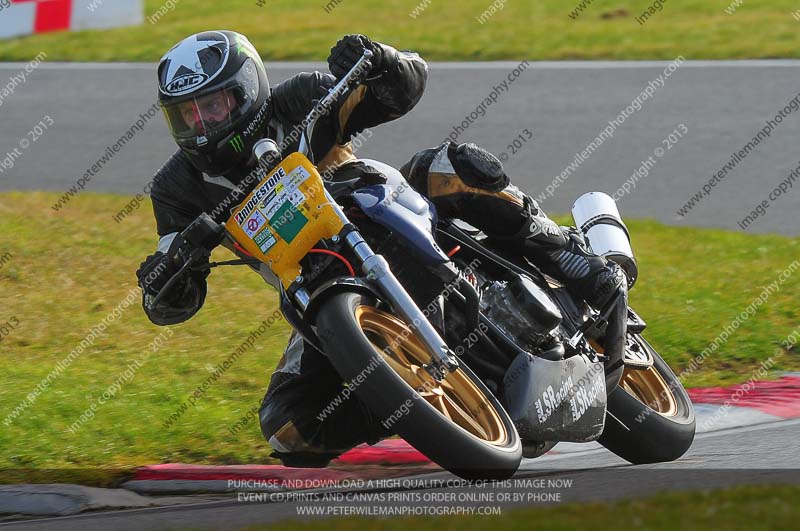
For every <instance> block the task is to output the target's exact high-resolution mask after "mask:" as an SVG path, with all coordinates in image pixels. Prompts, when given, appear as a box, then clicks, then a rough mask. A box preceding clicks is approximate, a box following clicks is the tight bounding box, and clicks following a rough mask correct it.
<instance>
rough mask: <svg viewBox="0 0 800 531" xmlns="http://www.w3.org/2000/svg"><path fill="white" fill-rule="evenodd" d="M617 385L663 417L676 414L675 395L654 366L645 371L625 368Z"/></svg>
mask: <svg viewBox="0 0 800 531" xmlns="http://www.w3.org/2000/svg"><path fill="white" fill-rule="evenodd" d="M619 385H620V386H622V388H623V389H624V390H625V391H627V392H628V393H629V394H631V395H633V396H634V397H635V398H636V399H638V400H639V401H640V402H642V403H643V404H645V405H647V407H649V408H650V409H652V410H653V411H655V412H657V413H659V414H661V415H663V416H665V417H674V416H675V415H677V414H678V403H677V401H676V400H675V395H673V394H672V389H670V387H669V385H668V384H667V382H666V380H664V377H663V376H661V374H660V373H659V372H658V371H657V370H656V368H655V366H654V365H650V366H649V367H647V368H646V369H640V368H634V367H625V369H624V370H623V372H622V379H621V380H620V382H619Z"/></svg>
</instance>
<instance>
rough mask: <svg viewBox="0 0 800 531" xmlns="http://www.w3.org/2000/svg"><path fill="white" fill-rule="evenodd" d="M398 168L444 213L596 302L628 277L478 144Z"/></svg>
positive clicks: (427, 154) (450, 147)
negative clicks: (561, 222)
mask: <svg viewBox="0 0 800 531" xmlns="http://www.w3.org/2000/svg"><path fill="white" fill-rule="evenodd" d="M400 171H401V173H403V175H404V176H405V177H406V179H407V180H408V181H409V183H410V184H411V185H412V186H413V187H414V188H415V189H416V190H417V191H418V192H420V193H422V194H423V195H425V196H426V197H428V198H429V199H430V200H431V201H432V202H433V203H434V205H436V209H437V211H438V212H439V214H440V215H442V216H445V217H454V218H459V219H463V220H464V221H466V222H467V223H469V224H471V225H473V226H474V227H476V228H478V229H481V230H482V231H483V232H485V233H486V234H487V235H488V236H490V237H491V238H492V239H493V240H494V241H495V242H497V243H499V244H501V245H503V246H504V247H506V248H507V249H509V250H510V251H514V252H517V253H519V254H522V255H524V256H526V257H527V258H529V259H530V260H531V261H532V262H534V263H535V264H536V265H537V266H539V267H540V268H541V269H542V270H543V271H544V272H545V273H547V274H548V275H551V276H553V277H554V278H556V279H558V280H560V281H562V282H564V283H565V285H566V286H567V288H568V289H570V291H572V292H573V293H574V294H575V295H577V296H580V297H582V298H584V299H585V300H586V301H587V302H589V304H591V305H593V306H595V307H598V308H599V307H602V306H603V305H604V304H605V303H606V302H607V301H608V300H609V298H610V297H611V295H612V294H613V293H615V292H616V290H617V288H618V287H619V285H620V284H621V283H622V282H623V281H624V279H623V273H622V271H621V270H620V268H619V267H618V266H616V265H615V264H613V263H607V262H606V260H605V259H604V258H602V257H600V256H597V255H594V254H592V253H591V252H589V250H588V249H587V248H586V247H585V246H584V245H583V244H582V240H581V238H580V237H579V236H578V235H577V233H576V232H575V231H573V230H569V229H566V228H562V227H559V226H558V225H557V224H556V223H555V222H554V221H552V220H551V219H550V218H548V217H547V215H546V214H545V213H544V212H543V211H542V210H541V209H540V208H539V205H538V204H537V203H536V201H535V200H533V199H532V198H531V197H530V196H528V195H526V194H524V193H522V192H521V191H520V190H519V189H518V188H517V187H516V186H514V185H512V184H510V182H509V179H508V177H507V176H506V174H505V171H504V170H503V165H502V163H501V162H500V161H499V160H498V159H497V158H496V157H495V156H494V155H492V154H491V153H489V152H488V151H486V150H485V149H482V148H480V147H478V146H476V145H475V144H458V145H456V144H453V143H451V142H445V143H444V144H442V145H440V146H437V147H435V148H431V149H426V150H424V151H420V152H419V153H417V154H416V155H414V156H413V157H412V159H411V160H410V161H409V162H407V163H406V164H405V165H404V166H403V167H402V168H401V169H400Z"/></svg>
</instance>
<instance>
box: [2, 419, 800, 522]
mask: <svg viewBox="0 0 800 531" xmlns="http://www.w3.org/2000/svg"><path fill="white" fill-rule="evenodd" d="M799 436H800V420H788V421H781V422H775V423H771V424H762V425H758V426H749V427H744V428H734V429H730V430H723V431H716V432H710V433H705V434H700V435H698V437H697V439H696V440H695V443H694V445H693V446H692V448H691V449H690V450H689V452H688V453H687V454H686V455H685V456H684V457H683V458H681V459H680V460H678V461H676V462H673V463H664V464H659V465H640V466H631V465H628V464H627V463H626V462H625V461H623V460H621V459H619V458H617V457H616V456H614V455H613V454H611V453H610V452H608V451H606V450H605V449H602V448H600V449H594V450H588V451H586V452H574V453H568V454H561V455H553V456H545V457H543V458H540V459H538V460H535V459H528V460H525V461H524V462H523V465H522V467H521V468H520V470H519V472H518V473H517V474H516V476H515V477H514V480H512V484H513V485H515V486H512V487H510V488H499V489H488V488H485V487H484V488H478V487H475V486H450V487H447V485H448V483H447V481H448V480H450V481H451V483H450V485H453V482H456V483H457V481H456V478H455V476H451V475H449V474H447V473H439V474H432V475H429V476H425V479H426V480H429V481H431V482H433V481H435V480H437V479H438V480H440V481H441V483H440V485H442V484H443V485H445V488H438V489H436V488H433V489H424V490H418V489H417V490H416V491H418V494H416V495H418V496H419V497H421V498H422V497H423V496H425V497H427V498H433V499H436V500H443V499H444V500H448V499H455V500H458V499H459V495H462V496H464V497H467V498H468V497H469V496H470V495H471V496H472V497H473V498H472V499H473V500H476V501H473V502H469V501H467V502H464V501H461V502H459V501H456V502H454V503H452V502H441V501H431V502H423V503H416V504H410V503H408V502H406V505H425V506H441V505H448V503H449V505H451V506H455V507H465V506H467V507H468V506H470V505H474V506H483V507H487V506H494V507H498V506H500V507H501V509H502V511H503V514H505V513H506V512H507V511H508V510H509V509H510V508H511V507H519V506H521V505H528V506H531V505H541V504H542V503H543V502H542V501H538V500H541V499H545V500H547V499H550V500H551V501H549V503H559V502H560V503H565V502H579V501H589V500H596V501H601V500H603V501H605V500H615V499H620V498H631V497H638V496H654V495H656V494H657V493H658V492H663V491H673V490H700V489H706V488H724V487H729V486H733V485H739V484H745V483H746V484H759V483H772V484H774V483H783V484H798V483H800V456H798V455H797V452H796V451H795V449H796V446H797V439H798V437H799ZM556 449H558V447H556ZM537 480H538V481H542V480H543V481H544V482H545V483H543V484H541V483H537ZM549 480H554V481H555V482H556V485H561V486H560V487H559V486H549V485H552V484H550V483H547V482H548V481H549ZM559 480H561V481H560V483H559ZM570 480H571V484H570V483H569V482H570ZM567 485H569V486H567ZM492 491H493V492H495V494H496V493H498V492H510V493H512V496H513V493H518V494H519V493H523V495H524V498H525V501H522V502H517V503H514V502H503V503H496V502H486V501H477V500H478V497H479V495H480V494H483V495H484V496H485V495H486V493H488V492H492ZM350 492H351V493H352V492H353V490H351V491H350ZM361 492H364V493H365V494H366V493H367V492H365V491H361ZM374 492H378V491H377V490H376V491H373V493H374ZM383 492H386V490H385V489H384V491H383ZM390 492H395V493H404V494H405V496H406V498H408V497H409V496H411V495H415V494H413V493H414V492H415V490H411V491H409V490H400V489H395V490H394V491H390ZM536 493H538V494H540V498H538V499H537V498H533V499H532V500H531V501H528V499H527V498H528V494H536ZM544 494H549V495H550V498H542V497H541V495H544ZM555 494H558V495H559V496H558V500H557V501H555V500H554V499H553V498H552V496H553V495H555ZM448 495H449V498H448ZM384 496H385V497H387V498H388V496H389V493H386V494H385V495H384ZM437 496H438V498H437ZM422 499H424V498H422ZM310 505H317V506H320V505H322V506H328V507H334V506H336V504H331V503H327V504H326V503H321V504H320V503H319V502H316V503H309V502H308V501H302V500H301V501H295V500H293V501H290V502H255V503H253V502H241V501H237V499H236V497H235V496H232V497H231V498H230V499H227V500H220V501H211V502H209V501H198V502H194V503H192V502H191V501H190V502H189V503H187V504H186V505H182V506H176V507H169V508H156V509H136V510H127V511H114V512H105V513H86V514H82V515H79V516H71V517H62V518H47V519H42V520H38V521H30V520H29V521H26V522H19V523H10V524H0V529H3V530H4V531H5V530H8V531H13V530H17V529H20V530H21V529H25V530H26V531H28V530H29V531H51V530H52V531H56V530H59V531H60V530H72V529H80V530H81V531H106V530H108V529H114V530H115V531H139V530H144V531H162V530H179V529H231V530H234V529H241V528H244V527H247V526H252V525H256V524H264V523H270V522H276V521H279V520H284V519H291V518H298V516H297V515H298V509H297V508H298V506H306V507H308V506H310ZM341 505H346V506H348V507H359V506H372V507H375V506H380V505H384V506H386V505H394V506H398V505H402V503H388V502H387V503H383V504H380V503H374V502H351V501H347V502H344V503H342V504H341ZM306 518H307V517H306Z"/></svg>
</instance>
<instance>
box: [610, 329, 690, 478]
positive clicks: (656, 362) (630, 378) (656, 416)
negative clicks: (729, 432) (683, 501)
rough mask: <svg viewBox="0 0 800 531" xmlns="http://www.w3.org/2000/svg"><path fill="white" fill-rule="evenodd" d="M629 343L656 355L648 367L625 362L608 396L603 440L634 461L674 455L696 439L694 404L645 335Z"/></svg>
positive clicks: (632, 337)
mask: <svg viewBox="0 0 800 531" xmlns="http://www.w3.org/2000/svg"><path fill="white" fill-rule="evenodd" d="M628 348H634V349H636V350H637V352H638V353H639V354H646V355H647V356H652V359H653V363H652V365H650V366H649V367H647V368H634V367H625V370H624V372H623V374H622V379H621V380H620V383H619V385H618V386H617V387H616V388H615V389H614V390H613V391H612V392H611V394H610V395H609V396H608V414H607V415H606V426H605V430H604V431H603V435H602V436H601V437H600V439H599V442H600V444H602V445H603V446H605V447H606V448H608V449H609V450H611V451H612V452H614V453H615V454H617V455H618V456H620V457H622V458H623V459H626V460H628V461H630V462H631V463H634V464H641V463H658V462H664V461H674V460H675V459H678V458H679V457H680V456H682V455H683V454H684V453H686V451H687V450H688V449H689V447H690V446H691V444H692V441H693V440H694V433H695V418H694V407H693V406H692V401H691V399H690V398H689V395H688V394H687V393H686V390H685V389H684V388H683V385H682V384H681V382H680V380H679V379H678V377H677V376H675V373H674V372H672V369H670V368H669V365H667V363H666V362H665V361H664V360H663V359H662V358H661V356H660V355H659V354H658V352H656V351H655V349H654V348H653V347H652V346H651V345H650V343H648V342H647V341H646V340H645V339H644V338H643V337H642V336H641V335H639V334H632V335H630V336H629V341H628Z"/></svg>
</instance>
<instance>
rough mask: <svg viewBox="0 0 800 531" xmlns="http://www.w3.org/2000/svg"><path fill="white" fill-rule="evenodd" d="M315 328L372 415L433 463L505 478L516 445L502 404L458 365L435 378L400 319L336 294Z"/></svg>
mask: <svg viewBox="0 0 800 531" xmlns="http://www.w3.org/2000/svg"><path fill="white" fill-rule="evenodd" d="M316 325H317V332H318V334H319V336H320V339H321V341H322V346H323V348H324V350H325V353H326V355H327V356H328V358H329V359H330V361H331V363H332V364H333V366H334V367H335V368H336V370H337V371H338V373H339V375H340V376H341V377H342V379H343V380H344V381H348V382H349V381H351V380H353V379H354V378H355V379H357V380H356V381H358V378H359V376H361V378H360V381H361V383H359V384H357V385H355V386H354V392H355V394H356V395H358V397H359V398H360V399H361V400H363V401H364V402H365V403H366V404H367V405H368V407H369V408H370V409H371V411H372V413H373V414H374V415H375V416H376V417H377V418H378V419H379V420H380V421H381V422H382V423H383V425H384V426H387V427H389V428H390V429H392V430H393V431H395V432H396V433H397V434H399V435H400V436H402V437H403V438H404V439H405V440H406V441H408V442H409V443H410V444H411V445H412V446H414V447H415V448H416V449H417V450H419V451H420V452H422V453H423V454H425V455H426V456H428V457H429V458H430V459H431V460H432V461H434V462H435V463H437V464H438V465H439V466H441V467H443V468H445V469H447V470H449V471H450V472H452V473H454V474H456V475H458V476H460V477H462V478H465V479H505V478H508V477H510V476H511V475H512V474H514V472H516V470H517V468H518V467H519V463H520V460H521V458H522V447H521V444H520V440H519V435H518V434H517V431H516V429H515V428H514V424H513V423H512V421H511V419H510V418H509V416H508V414H507V413H506V411H505V410H504V409H503V407H502V406H501V405H500V402H499V401H498V400H497V399H496V398H495V397H494V395H492V393H491V391H489V390H488V389H487V388H486V386H484V385H483V383H482V382H481V381H480V380H479V379H478V378H477V376H475V374H474V373H473V372H472V371H471V370H470V369H469V368H468V367H466V365H465V364H464V363H461V366H460V368H459V369H457V370H456V371H454V372H451V373H448V374H447V376H445V378H444V379H443V380H441V381H437V380H436V379H434V378H433V377H432V376H431V375H430V374H429V373H428V372H427V371H426V370H425V369H424V368H422V365H423V364H424V363H427V362H428V361H429V360H430V359H431V356H430V354H428V352H427V351H426V349H425V348H424V347H423V346H422V344H421V343H420V342H419V340H417V338H416V337H415V336H414V335H413V333H411V329H410V328H409V327H408V326H407V325H406V324H405V323H404V322H403V321H402V320H401V319H399V318H398V317H396V316H394V315H392V314H390V313H387V312H384V311H382V310H380V309H378V308H376V307H375V304H374V301H373V300H372V299H370V298H369V297H367V296H365V295H361V294H356V293H342V294H337V295H334V296H333V297H331V299H330V300H328V301H326V302H325V303H324V304H323V306H322V307H321V308H320V310H319V313H318V314H317V322H316Z"/></svg>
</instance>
